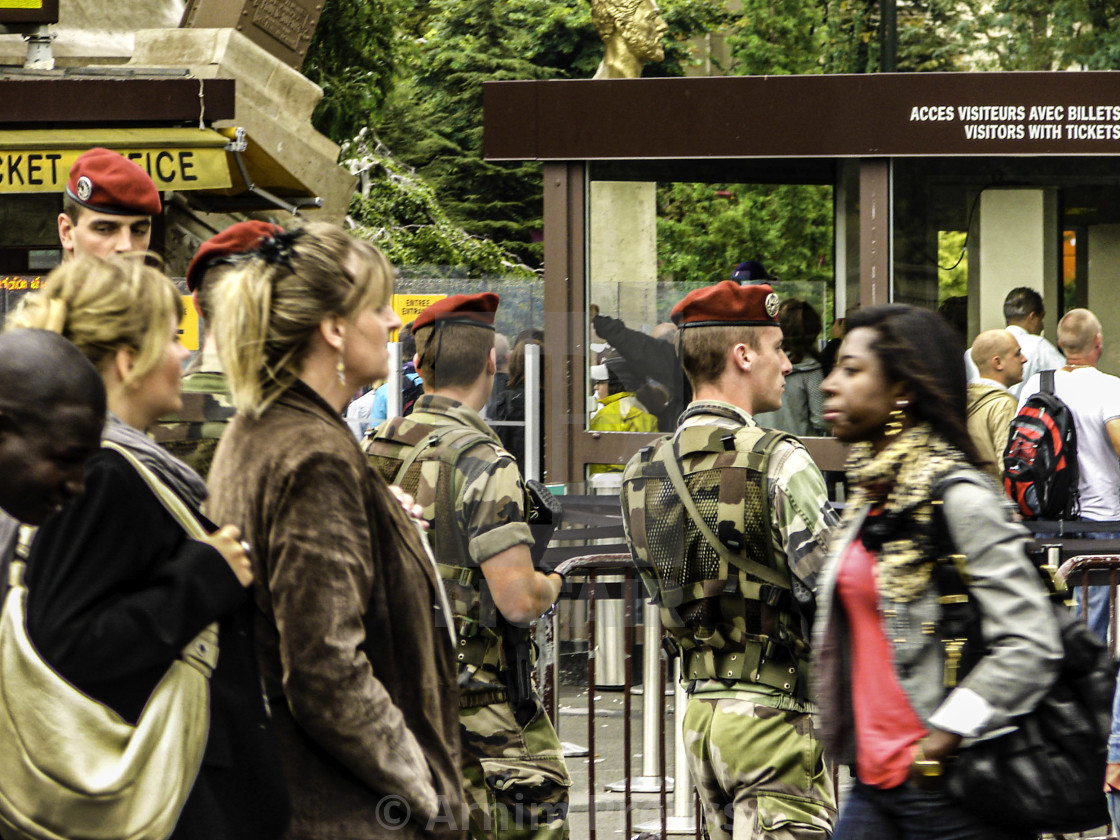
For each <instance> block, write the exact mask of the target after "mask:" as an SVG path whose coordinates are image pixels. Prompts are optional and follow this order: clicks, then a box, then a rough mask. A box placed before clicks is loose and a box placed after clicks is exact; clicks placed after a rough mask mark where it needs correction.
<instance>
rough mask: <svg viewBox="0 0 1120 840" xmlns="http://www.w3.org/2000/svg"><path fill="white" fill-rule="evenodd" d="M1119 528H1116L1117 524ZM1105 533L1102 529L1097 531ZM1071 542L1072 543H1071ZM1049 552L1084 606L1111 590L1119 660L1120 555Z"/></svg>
mask: <svg viewBox="0 0 1120 840" xmlns="http://www.w3.org/2000/svg"><path fill="white" fill-rule="evenodd" d="M1113 527H1114V528H1115V527H1116V525H1115V524H1114V525H1113ZM1097 530H1101V529H1097ZM1067 542H1068V541H1067ZM1084 542H1090V541H1089V540H1078V541H1077V543H1078V547H1081V543H1084ZM1091 542H1094V543H1096V545H1097V546H1100V545H1101V544H1102V543H1104V542H1105V541H1103V540H1094V541H1091ZM1041 547H1042V548H1044V549H1046V551H1047V563H1048V564H1049V565H1051V566H1055V567H1058V574H1059V575H1060V577H1061V578H1063V579H1064V580H1065V582H1066V586H1067V587H1069V589H1070V591H1071V593H1072V591H1073V590H1074V589H1075V588H1080V590H1081V602H1082V603H1083V604H1088V603H1089V587H1090V586H1107V587H1108V590H1109V592H1108V613H1109V631H1108V639H1107V642H1108V649H1109V652H1110V653H1111V654H1112V658H1113V659H1114V660H1115V659H1117V658H1120V656H1118V654H1120V634H1118V633H1117V607H1116V597H1117V586H1118V585H1120V554H1077V555H1073V556H1068V554H1067V552H1069V551H1071V548H1070V547H1068V546H1067V545H1063V544H1062V543H1060V542H1058V541H1050V542H1049V543H1048V544H1046V545H1043V546H1041ZM1081 617H1082V620H1083V621H1088V610H1082V616H1081ZM1107 828H1108V830H1107V831H1106V833H1105V834H1097V833H1095V832H1086V833H1081V834H1077V835H1070V834H1067V835H1061V834H1055V835H1054V837H1055V840H1063V838H1071V837H1074V836H1076V837H1081V838H1089V837H1092V838H1095V840H1117V836H1116V834H1115V833H1114V832H1113V831H1112V826H1108V827H1107Z"/></svg>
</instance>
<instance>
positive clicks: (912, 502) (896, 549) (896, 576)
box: [844, 423, 968, 602]
mask: <svg viewBox="0 0 1120 840" xmlns="http://www.w3.org/2000/svg"><path fill="white" fill-rule="evenodd" d="M967 465H968V462H967V461H966V460H965V458H964V456H963V455H962V454H961V453H960V451H958V450H957V449H956V448H955V447H953V446H950V445H949V444H948V443H947V442H946V441H944V440H943V439H942V438H941V437H940V436H938V435H937V434H936V433H935V432H934V431H933V430H932V429H931V428H930V427H929V426H928V425H927V424H925V423H920V424H918V425H916V426H913V427H911V428H909V429H906V430H904V431H903V432H901V433H900V434H899V435H898V436H897V437H895V438H894V439H893V440H892V441H891V442H890V443H889V444H888V445H887V446H886V448H884V449H883V451H882V452H880V453H878V454H875V453H874V452H873V451H872V449H871V444H870V443H857V444H855V445H854V446H853V447H852V449H851V453H850V455H849V457H848V464H847V472H848V483H849V487H850V488H851V491H852V492H851V495H850V497H849V499H848V507H847V510H846V511H845V517H844V520H845V522H850V521H851V520H852V519H854V518H855V517H856V516H857V515H858V513H859V511H860V510H861V509H862V508H863V506H864V505H865V504H871V505H873V506H874V507H875V508H876V509H877V510H878V515H876V516H875V517H871V518H869V519H868V520H867V521H865V523H864V525H863V533H862V535H861V536H862V538H863V541H864V543H865V544H866V545H867V546H868V548H869V549H871V550H873V551H877V552H878V560H877V574H878V587H879V593H880V595H881V596H882V597H884V598H886V599H889V600H892V601H903V602H906V601H913V600H916V599H917V598H919V597H920V596H921V595H922V593H924V592H925V591H926V588H927V587H928V586H929V579H930V574H931V572H932V570H933V567H934V565H935V564H936V562H937V559H938V554H939V552H938V546H937V534H936V533H935V524H934V521H933V512H934V507H933V499H932V495H933V488H934V487H936V485H937V484H938V483H939V482H940V481H941V479H942V478H944V477H945V476H946V475H947V474H949V473H951V472H953V471H955V470H958V469H961V468H963V467H966V466H967Z"/></svg>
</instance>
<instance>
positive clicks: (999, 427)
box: [968, 330, 1026, 483]
mask: <svg viewBox="0 0 1120 840" xmlns="http://www.w3.org/2000/svg"><path fill="white" fill-rule="evenodd" d="M969 358H971V359H972V363H973V364H974V365H976V369H977V370H978V371H979V373H980V378H979V379H977V380H976V381H974V382H970V383H968V433H969V434H970V435H972V440H973V442H974V443H975V444H976V448H977V449H978V450H979V451H980V455H981V456H983V458H984V460H985V461H986V462H987V464H986V465H985V467H984V470H985V471H986V472H987V473H988V474H989V475H991V476H992V477H993V478H994V479H995V480H996V481H997V482H1001V483H1002V481H1003V450H1004V448H1005V447H1006V446H1007V434H1008V431H1009V429H1010V425H1011V420H1012V418H1014V417H1015V413H1016V412H1017V411H1018V408H1019V404H1018V401H1017V400H1016V399H1015V396H1014V395H1013V394H1012V393H1011V392H1010V391H1009V390H1008V389H1009V388H1011V386H1013V385H1018V384H1019V383H1020V382H1021V381H1022V380H1023V364H1024V363H1025V362H1026V357H1024V356H1023V351H1022V348H1021V347H1020V346H1019V340H1018V339H1017V338H1016V337H1015V336H1014V335H1012V334H1011V333H1010V332H1008V331H1007V330H987V331H986V332H982V333H980V335H978V336H976V341H974V342H973V343H972V349H971V350H969Z"/></svg>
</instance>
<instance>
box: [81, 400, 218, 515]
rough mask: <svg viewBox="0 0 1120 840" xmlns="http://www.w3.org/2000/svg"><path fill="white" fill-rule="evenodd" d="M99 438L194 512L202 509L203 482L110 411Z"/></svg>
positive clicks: (204, 491) (192, 471) (189, 469)
mask: <svg viewBox="0 0 1120 840" xmlns="http://www.w3.org/2000/svg"><path fill="white" fill-rule="evenodd" d="M101 436H102V438H103V439H105V440H110V441H112V442H113V443H115V444H117V445H118V446H122V447H124V448H125V449H127V450H128V451H129V452H131V453H132V454H133V455H135V456H136V457H137V458H138V459H139V460H140V462H141V463H142V464H144V466H146V467H148V468H149V469H150V470H152V471H153V472H154V473H155V474H156V475H158V476H159V478H160V480H161V481H162V482H163V483H164V484H166V485H167V486H168V487H170V488H171V489H172V490H174V491H175V492H176V493H177V494H179V496H180V498H182V499H183V501H184V502H186V503H187V504H188V505H190V506H191V507H192V508H194V509H195V510H201V508H202V503H203V502H204V501H205V500H206V496H207V490H206V482H204V481H203V480H202V477H201V476H199V474H198V473H196V472H195V471H194V470H192V469H191V468H190V467H188V466H187V465H186V464H184V463H183V462H182V461H180V460H179V459H178V458H176V457H175V456H173V455H172V454H171V453H169V452H168V451H167V450H166V449H164V448H163V447H161V446H160V445H158V444H157V443H156V442H155V441H154V440H152V439H151V438H150V437H148V436H147V435H146V434H144V433H143V432H142V431H140V430H139V429H134V428H133V427H132V426H130V425H128V424H127V423H125V422H124V421H123V420H121V419H120V418H119V417H117V416H116V415H115V414H113V413H112V412H109V419H108V420H107V421H106V422H105V430H104V431H103V432H102V434H101Z"/></svg>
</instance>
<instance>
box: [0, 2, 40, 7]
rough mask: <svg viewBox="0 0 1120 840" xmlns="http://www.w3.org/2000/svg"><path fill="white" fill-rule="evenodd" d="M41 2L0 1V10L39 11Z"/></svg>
mask: <svg viewBox="0 0 1120 840" xmlns="http://www.w3.org/2000/svg"><path fill="white" fill-rule="evenodd" d="M41 8H43V0H0V9H41Z"/></svg>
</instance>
